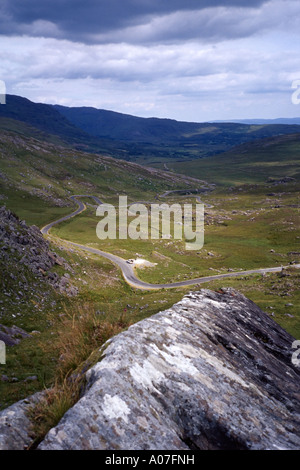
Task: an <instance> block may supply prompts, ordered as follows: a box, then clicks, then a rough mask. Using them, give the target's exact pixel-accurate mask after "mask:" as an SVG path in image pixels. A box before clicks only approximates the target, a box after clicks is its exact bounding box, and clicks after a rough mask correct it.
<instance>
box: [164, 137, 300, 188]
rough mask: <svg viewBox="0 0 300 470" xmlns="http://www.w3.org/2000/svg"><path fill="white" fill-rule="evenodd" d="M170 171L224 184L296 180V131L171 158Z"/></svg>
mask: <svg viewBox="0 0 300 470" xmlns="http://www.w3.org/2000/svg"><path fill="white" fill-rule="evenodd" d="M169 167H170V169H172V171H174V172H177V173H183V174H186V175H191V176H194V177H196V178H201V179H205V180H207V181H209V182H215V183H217V184H222V185H226V186H228V185H229V186H231V185H239V184H245V183H264V182H267V181H269V182H272V180H273V182H276V181H280V180H282V179H283V178H286V177H288V178H289V177H290V178H294V179H295V180H296V181H298V182H299V180H300V133H299V134H292V135H286V136H279V137H273V138H269V139H264V140H262V141H257V142H252V143H247V144H244V145H241V146H238V147H236V148H234V149H233V150H231V151H229V152H225V153H222V154H221V155H215V156H212V157H209V158H202V159H199V160H191V161H189V162H184V163H182V162H172V163H170V165H169Z"/></svg>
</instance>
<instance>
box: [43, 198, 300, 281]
mask: <svg viewBox="0 0 300 470" xmlns="http://www.w3.org/2000/svg"><path fill="white" fill-rule="evenodd" d="M87 197H91V198H92V199H94V201H95V202H96V203H97V204H98V205H99V204H103V202H102V201H101V200H100V199H99V198H98V197H97V196H91V195H90V194H86V195H74V196H70V199H71V200H72V201H73V202H75V203H76V204H77V206H78V207H77V209H76V210H75V211H74V212H72V213H71V214H68V215H65V216H64V217H61V218H60V219H57V220H55V221H53V222H50V223H49V224H48V225H45V226H44V227H43V228H42V229H41V232H42V233H43V234H44V235H47V234H49V231H50V229H51V228H52V227H53V226H54V225H57V224H59V223H61V222H64V221H65V220H68V219H70V218H72V217H75V216H76V215H78V214H80V213H81V212H83V211H84V210H85V209H86V206H85V204H84V203H83V202H81V201H79V200H78V198H87ZM64 241H65V242H67V243H68V245H71V246H74V247H76V248H78V249H80V250H83V251H87V252H89V253H92V254H96V255H99V256H102V257H103V258H106V259H108V260H109V261H111V262H112V263H114V264H116V265H117V266H118V267H119V268H120V269H121V271H122V274H123V277H124V279H125V281H126V282H127V283H128V284H129V285H130V286H132V287H134V288H136V289H143V290H156V289H174V288H179V287H188V286H193V285H197V284H203V283H205V282H210V281H215V280H218V279H225V278H230V277H240V276H248V275H250V274H262V275H263V274H266V273H276V272H280V271H282V269H285V268H288V267H291V266H293V267H294V268H298V269H299V268H300V264H293V265H288V266H276V267H272V268H261V269H251V270H247V271H235V272H228V273H224V274H215V275H213V276H204V277H198V278H195V279H186V280H184V281H178V282H172V283H162V284H151V283H149V282H144V281H141V280H140V279H139V278H138V277H137V276H136V274H135V271H134V268H133V266H132V265H131V264H129V263H128V262H127V261H126V260H125V259H123V258H120V257H119V256H116V255H113V254H112V253H107V252H106V251H102V250H99V249H97V248H92V247H89V246H86V245H81V244H79V243H75V242H71V241H68V240H64Z"/></svg>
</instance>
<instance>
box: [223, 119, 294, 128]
mask: <svg viewBox="0 0 300 470" xmlns="http://www.w3.org/2000/svg"><path fill="white" fill-rule="evenodd" d="M217 122H234V123H240V124H257V125H260V124H264V125H265V124H284V125H297V126H299V125H300V117H295V118H277V119H233V120H230V121H217Z"/></svg>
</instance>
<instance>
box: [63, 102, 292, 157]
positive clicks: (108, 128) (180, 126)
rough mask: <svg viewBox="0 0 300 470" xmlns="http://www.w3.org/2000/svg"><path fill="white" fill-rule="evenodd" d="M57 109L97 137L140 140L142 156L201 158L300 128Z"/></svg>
mask: <svg viewBox="0 0 300 470" xmlns="http://www.w3.org/2000/svg"><path fill="white" fill-rule="evenodd" d="M55 109H56V110H58V111H59V112H60V113H61V114H62V115H63V116H64V117H66V118H67V119H68V120H69V121H70V122H72V123H73V124H74V125H76V127H79V128H80V129H82V130H84V131H85V132H87V133H89V134H91V135H93V136H95V137H102V138H103V137H106V138H112V139H116V140H118V141H121V142H126V143H131V144H139V147H138V148H139V150H140V153H141V155H139V158H140V159H141V158H143V156H144V158H145V157H147V158H148V159H149V158H153V157H155V156H156V154H157V156H160V157H163V158H167V157H169V158H170V159H172V160H174V159H175V160H176V159H182V158H184V159H185V158H187V157H188V156H189V157H190V158H198V157H201V156H207V155H213V154H215V153H219V152H224V151H226V150H228V149H230V148H232V147H234V146H236V145H240V144H242V143H245V142H251V141H254V140H257V139H263V138H268V137H271V136H277V135H280V134H291V133H295V132H299V131H300V128H299V126H298V125H283V124H275V123H274V124H259V125H254V124H251V125H246V124H241V123H195V122H181V121H175V120H172V119H158V118H139V117H136V116H130V115H127V114H121V113H116V112H112V111H106V110H101V109H95V108H89V107H81V108H78V107H77V108H68V107H64V106H55ZM141 149H143V151H142V152H141ZM140 161H141V160H140ZM146 161H147V160H146ZM148 162H149V160H148Z"/></svg>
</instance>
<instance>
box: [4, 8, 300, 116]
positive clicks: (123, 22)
mask: <svg viewBox="0 0 300 470" xmlns="http://www.w3.org/2000/svg"><path fill="white" fill-rule="evenodd" d="M299 19H300V2H299V0H270V1H265V0H251V1H250V2H249V1H244V0H227V1H219V0H210V1H209V0H84V1H83V0H1V3H0V80H2V81H4V82H5V84H6V88H7V93H9V94H16V95H20V96H24V97H26V98H29V99H31V100H32V101H35V102H45V103H58V104H62V105H66V106H94V107H97V108H104V109H111V110H114V111H119V112H123V113H128V114H134V115H137V116H145V117H150V116H157V117H168V118H173V119H177V120H185V121H197V122H201V121H207V120H220V119H227V120H228V119H242V118H277V117H296V116H300V105H295V104H293V103H292V100H291V97H292V93H293V89H292V83H293V81H295V80H299V79H300V54H299V52H300V51H299V49H300V28H299Z"/></svg>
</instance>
